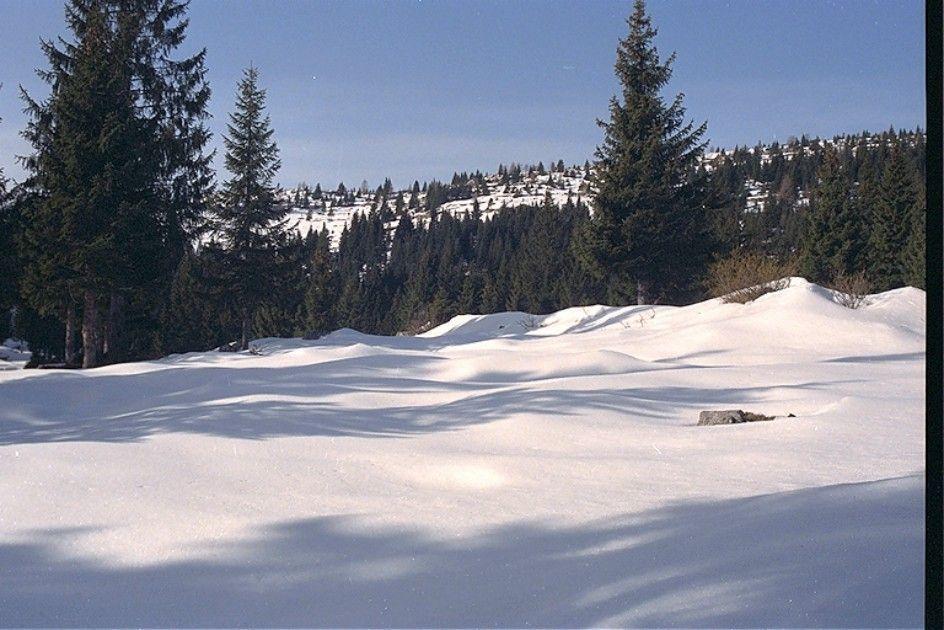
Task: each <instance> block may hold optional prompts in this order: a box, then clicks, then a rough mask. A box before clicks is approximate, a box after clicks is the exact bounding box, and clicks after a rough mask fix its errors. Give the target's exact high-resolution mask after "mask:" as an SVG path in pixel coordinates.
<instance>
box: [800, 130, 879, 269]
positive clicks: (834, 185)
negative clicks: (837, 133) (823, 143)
mask: <svg viewBox="0 0 944 630" xmlns="http://www.w3.org/2000/svg"><path fill="white" fill-rule="evenodd" d="M818 178H819V183H818V184H817V186H816V188H815V189H814V190H813V195H812V197H811V199H810V209H809V212H808V214H807V227H806V231H805V234H804V236H803V241H802V244H801V258H800V271H801V273H802V274H803V275H804V276H805V277H806V278H807V279H808V280H811V281H813V282H818V283H825V282H828V281H829V280H830V279H832V278H833V277H835V276H836V275H839V274H851V273H854V272H855V271H858V270H859V266H860V264H861V260H862V255H863V253H864V247H865V238H864V233H865V230H866V227H867V226H866V223H865V221H864V220H863V213H862V210H861V207H860V205H859V204H858V203H857V200H856V198H855V197H854V194H853V182H852V178H851V176H850V174H849V168H848V166H844V165H843V164H842V159H841V156H840V154H839V152H838V151H836V150H834V149H828V150H827V151H826V153H825V155H824V157H823V162H822V164H821V165H820V168H819V171H818Z"/></svg>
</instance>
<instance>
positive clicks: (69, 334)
mask: <svg viewBox="0 0 944 630" xmlns="http://www.w3.org/2000/svg"><path fill="white" fill-rule="evenodd" d="M64 358H65V362H66V365H68V366H72V365H75V304H74V303H73V302H72V301H71V300H70V301H69V305H68V306H66V351H65V357H64Z"/></svg>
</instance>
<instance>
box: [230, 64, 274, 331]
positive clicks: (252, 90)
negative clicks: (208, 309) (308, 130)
mask: <svg viewBox="0 0 944 630" xmlns="http://www.w3.org/2000/svg"><path fill="white" fill-rule="evenodd" d="M258 79H259V73H258V70H256V69H255V68H253V67H250V68H248V69H247V70H246V71H245V72H244V74H243V79H242V80H241V81H240V83H239V86H238V88H237V94H236V109H235V111H234V112H232V113H231V114H230V122H229V124H228V125H227V135H226V136H225V137H224V140H223V142H224V144H225V146H226V169H227V170H228V171H229V172H230V174H231V178H230V179H229V180H228V181H226V182H225V183H224V184H223V187H222V190H221V193H220V204H219V208H218V209H217V217H218V229H219V233H220V236H221V243H220V244H219V248H220V251H219V252H218V255H219V256H220V257H222V259H223V260H225V265H224V266H223V269H224V273H223V275H222V277H220V278H219V279H218V281H219V282H221V283H222V284H224V285H225V286H227V287H228V289H229V291H230V292H231V295H232V299H233V304H234V305H235V307H236V308H237V310H238V312H239V316H240V321H241V322H242V326H241V341H240V347H242V348H245V347H247V344H248V343H249V339H250V337H251V335H252V322H253V320H254V319H255V317H256V311H257V309H259V308H260V307H261V306H262V305H263V303H264V302H265V301H266V299H267V298H268V297H269V296H270V295H273V294H275V291H276V287H274V286H273V279H274V278H277V277H278V272H279V271H280V270H282V269H284V264H283V262H284V261H283V259H284V251H283V250H284V249H286V248H287V247H289V239H288V235H287V233H286V231H285V215H286V213H287V211H288V209H287V208H286V207H285V206H283V205H281V204H278V203H276V201H275V185H274V179H275V174H276V172H278V169H279V167H280V165H281V164H280V162H279V158H278V154H279V150H278V147H277V146H276V143H275V141H274V140H273V133H274V131H273V129H272V126H271V120H270V118H269V116H268V114H266V113H265V90H263V89H262V88H261V87H259V85H258ZM213 247H214V248H216V247H217V246H216V245H214V246H213ZM269 306H270V308H271V305H269ZM270 320H271V318H269V320H263V321H270ZM268 328H270V329H271V328H272V326H271V324H269V325H268Z"/></svg>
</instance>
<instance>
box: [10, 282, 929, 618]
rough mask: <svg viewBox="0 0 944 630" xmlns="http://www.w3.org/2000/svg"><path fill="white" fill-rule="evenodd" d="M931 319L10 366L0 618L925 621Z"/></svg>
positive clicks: (772, 318) (696, 324) (732, 309)
mask: <svg viewBox="0 0 944 630" xmlns="http://www.w3.org/2000/svg"><path fill="white" fill-rule="evenodd" d="M924 313H925V294H924V292H923V291H919V290H916V289H908V288H905V289H899V290H896V291H890V292H888V293H883V294H879V295H875V296H872V297H871V298H870V300H869V303H868V304H867V305H865V306H864V307H862V308H860V309H858V310H850V309H847V308H844V307H842V306H840V305H839V304H837V303H836V301H835V300H834V297H833V294H832V293H831V292H830V291H828V290H826V289H823V288H821V287H818V286H816V285H813V284H810V283H807V282H806V281H804V280H802V279H799V278H796V279H793V281H792V282H791V286H790V287H789V288H787V289H785V290H782V291H779V292H775V293H770V294H767V295H765V296H763V297H761V298H759V299H758V300H756V301H755V302H752V303H748V304H746V305H739V304H724V303H721V302H720V301H719V300H709V301H706V302H701V303H698V304H693V305H690V306H686V307H669V306H662V307H636V306H632V307H621V308H616V307H606V306H592V307H585V308H571V309H567V310H564V311H560V312H557V313H553V314H550V315H545V316H531V315H528V314H526V313H498V314H494V315H463V316H460V317H456V318H454V319H452V320H451V321H449V322H447V323H445V324H443V325H441V326H439V327H437V328H434V329H433V330H430V331H429V332H427V333H424V334H423V335H420V336H416V337H379V336H372V335H365V334H361V333H358V332H355V331H352V330H340V331H336V332H334V333H332V334H331V335H328V336H327V337H324V338H322V339H319V340H317V341H305V340H301V339H260V340H258V341H256V342H255V343H254V344H253V349H252V351H251V352H244V353H216V352H207V353H189V354H184V355H175V356H171V357H167V358H165V359H162V360H159V361H149V362H142V363H132V364H125V365H115V366H110V367H104V368H99V369H95V370H88V371H61V370H42V371H37V370H17V371H6V372H0V401H2V403H0V584H2V585H3V586H2V588H0V625H3V626H76V625H80V626H177V625H196V626H254V625H265V626H297V625H302V626H330V627H338V626H357V627H364V626H370V627H380V626H383V627H391V626H392V627H417V626H420V627H453V626H463V627H470V626H471V627H494V626H503V627H524V626H539V627H572V626H608V627H613V626H646V627H658V626H686V627H734V626H753V627H757V626H763V627H771V626H774V627H810V626H832V627H835V626H844V627H865V626H885V627H889V626H890V627H914V626H919V625H920V624H921V623H922V618H923V617H922V615H923V570H924V533H923V532H924V506H923V480H924V449H925V442H924V435H925V425H924V374H925V370H924V365H925V355H924V347H925V333H924V327H925V319H924V317H925V315H924ZM731 408H735V409H736V408H740V409H745V410H749V411H755V412H759V413H764V414H768V415H775V416H777V418H776V419H775V420H773V421H770V422H758V423H750V424H742V425H732V426H716V427H699V426H695V422H696V420H697V418H698V413H699V411H700V410H704V409H731ZM788 414H794V415H795V417H787V415H788Z"/></svg>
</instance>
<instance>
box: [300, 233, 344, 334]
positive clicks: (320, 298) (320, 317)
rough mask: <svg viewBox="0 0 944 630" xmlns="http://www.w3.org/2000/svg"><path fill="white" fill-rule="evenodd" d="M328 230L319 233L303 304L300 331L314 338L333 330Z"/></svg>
mask: <svg viewBox="0 0 944 630" xmlns="http://www.w3.org/2000/svg"><path fill="white" fill-rule="evenodd" d="M330 245H331V239H330V236H329V234H328V229H327V228H325V229H323V230H322V231H321V232H319V233H318V236H317V237H316V242H315V246H314V251H313V252H312V255H311V260H310V261H309V264H308V279H307V286H306V288H305V298H304V303H303V305H302V313H301V322H300V326H299V327H300V329H301V330H300V331H299V332H301V334H302V335H304V336H305V337H307V338H316V337H319V336H321V335H324V334H326V333H328V332H330V331H331V330H333V329H334V318H333V313H332V307H333V305H334V299H335V283H334V280H335V278H334V273H333V270H332V259H331V249H330Z"/></svg>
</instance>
